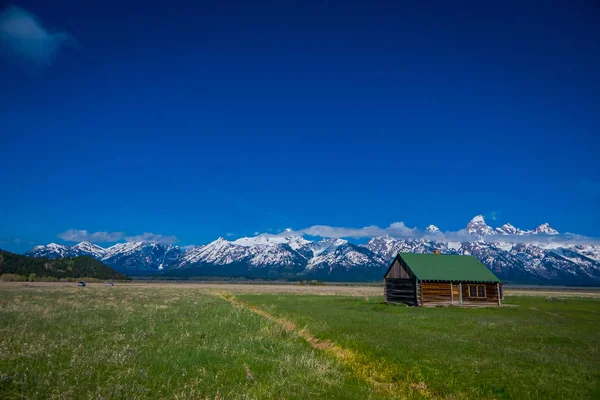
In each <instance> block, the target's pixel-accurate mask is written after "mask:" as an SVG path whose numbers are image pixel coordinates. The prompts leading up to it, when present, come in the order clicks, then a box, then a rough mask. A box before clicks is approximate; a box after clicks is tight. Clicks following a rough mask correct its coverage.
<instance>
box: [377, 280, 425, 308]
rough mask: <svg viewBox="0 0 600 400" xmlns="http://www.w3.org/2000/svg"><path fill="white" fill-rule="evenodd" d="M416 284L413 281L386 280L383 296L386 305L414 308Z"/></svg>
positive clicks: (415, 303)
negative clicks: (405, 305)
mask: <svg viewBox="0 0 600 400" xmlns="http://www.w3.org/2000/svg"><path fill="white" fill-rule="evenodd" d="M416 294H417V293H416V283H415V281H414V280H413V279H392V278H386V280H385V285H384V296H385V301H386V303H404V304H407V305H409V306H416V305H418V304H417V296H416Z"/></svg>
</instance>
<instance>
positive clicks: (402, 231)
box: [280, 222, 417, 239]
mask: <svg viewBox="0 0 600 400" xmlns="http://www.w3.org/2000/svg"><path fill="white" fill-rule="evenodd" d="M291 232H295V233H298V234H303V235H310V236H320V237H335V238H355V239H360V238H370V237H375V236H384V235H389V236H394V237H413V236H415V235H416V234H417V230H416V229H411V228H409V227H407V226H406V225H404V222H394V223H393V224H391V225H390V226H389V227H387V228H380V227H378V226H376V225H369V226H364V227H362V228H349V227H336V226H328V225H314V226H311V227H309V228H305V229H301V230H299V231H292V230H290V229H286V230H285V231H284V232H283V233H281V234H280V235H289V234H290V233H291Z"/></svg>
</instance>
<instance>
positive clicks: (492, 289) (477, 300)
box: [417, 282, 499, 306]
mask: <svg viewBox="0 0 600 400" xmlns="http://www.w3.org/2000/svg"><path fill="white" fill-rule="evenodd" d="M469 285H474V286H482V285H483V286H485V291H486V293H485V294H486V297H469ZM461 287H462V305H491V304H495V305H497V304H498V294H499V293H498V289H497V286H496V284H495V283H480V284H470V283H464V282H463V283H462V284H461V283H460V282H452V283H447V282H419V287H418V288H417V295H418V296H417V297H418V299H419V305H424V306H427V305H429V306H431V305H455V306H460V305H461V302H460V300H461V295H460V292H459V290H460V288H461Z"/></svg>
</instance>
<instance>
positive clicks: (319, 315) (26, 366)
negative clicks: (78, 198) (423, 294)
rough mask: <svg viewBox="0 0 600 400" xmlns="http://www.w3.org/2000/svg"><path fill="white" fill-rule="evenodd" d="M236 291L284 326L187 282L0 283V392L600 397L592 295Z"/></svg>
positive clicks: (599, 316) (599, 346) (599, 329)
mask: <svg viewBox="0 0 600 400" xmlns="http://www.w3.org/2000/svg"><path fill="white" fill-rule="evenodd" d="M236 298H237V300H238V301H239V300H241V301H245V302H247V303H249V304H251V305H253V306H256V307H258V308H260V309H262V310H264V311H266V312H268V313H270V314H272V315H274V316H278V317H283V318H286V319H287V320H289V321H292V322H294V324H295V327H293V326H291V325H289V324H288V325H286V327H287V329H286V327H284V326H281V325H280V324H278V323H277V322H274V321H271V320H269V319H268V318H266V317H265V316H264V315H262V316H261V315H257V314H256V313H255V312H253V311H252V310H251V309H249V308H241V307H237V306H234V305H232V304H230V303H229V302H228V301H226V300H224V299H222V298H221V297H219V296H216V295H214V294H211V293H210V292H209V291H208V290H202V289H198V288H191V287H185V285H184V286H182V287H181V288H164V287H162V288H161V287H147V288H146V287H133V286H128V285H118V286H116V287H113V288H108V287H103V286H91V287H87V288H76V287H59V286H40V285H38V286H32V287H23V286H11V285H6V284H5V285H3V286H0V398H1V399H13V398H14V399H17V398H19V399H20V398H28V399H42V398H43V399H46V398H57V399H58V398H61V399H63V398H64V399H80V398H106V399H141V398H144V399H145V398H155V399H159V398H178V399H191V398H194V399H311V398H316V399H325V398H329V399H367V398H371V399H386V398H406V397H411V398H419V397H433V398H454V399H463V398H470V399H480V398H495V399H504V398H512V399H533V398H535V399H575V398H576V399H579V398H600V354H599V350H600V313H599V312H600V300H593V299H589V300H584V299H579V298H569V299H567V300H566V302H546V301H545V299H543V298H535V297H526V298H525V297H523V298H511V299H509V300H508V301H507V303H512V304H515V305H518V307H503V308H500V309H498V308H486V309H459V308H407V307H403V306H393V305H385V304H381V301H382V299H381V298H380V297H371V298H363V297H344V296H316V295H293V294H261V295H256V294H247V295H237V296H236ZM303 328H305V329H304V330H303V331H302V332H301V333H300V335H298V334H297V333H298V332H299V331H300V330H301V329H303ZM294 329H295V331H294ZM307 332H308V333H307ZM315 337H316V338H318V339H321V340H328V341H330V342H321V343H322V344H323V343H324V344H328V346H329V347H327V346H322V347H319V346H318V345H317V346H316V347H319V349H315V348H313V347H311V345H309V344H308V343H307V342H306V341H305V339H306V340H308V339H307V338H310V339H311V340H312V339H313V338H315ZM316 343H317V344H319V342H316ZM313 345H315V343H313ZM372 377H375V378H376V380H377V381H378V382H382V383H384V384H390V385H378V384H377V383H374V382H373V380H372V379H371V378H372ZM382 388H383V389H382ZM386 388H387V389H386ZM391 388H394V390H399V391H398V392H395V393H389V392H390V390H391ZM411 388H412V389H411Z"/></svg>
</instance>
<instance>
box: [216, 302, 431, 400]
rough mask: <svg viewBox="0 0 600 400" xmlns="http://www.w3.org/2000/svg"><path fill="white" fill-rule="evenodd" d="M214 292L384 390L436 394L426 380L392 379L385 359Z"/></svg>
mask: <svg viewBox="0 0 600 400" xmlns="http://www.w3.org/2000/svg"><path fill="white" fill-rule="evenodd" d="M213 294H215V295H217V296H218V297H220V298H222V299H224V300H226V301H228V302H230V303H231V304H232V305H233V306H235V307H241V308H244V309H246V310H249V311H252V312H253V313H255V314H258V315H260V316H261V317H263V318H265V319H268V320H269V321H272V322H275V323H276V324H278V325H279V326H281V327H282V328H284V329H285V330H286V331H288V332H290V333H292V334H295V335H297V336H298V337H300V338H302V339H303V340H304V341H306V342H307V343H308V344H310V345H311V346H312V347H313V348H314V349H317V350H320V351H323V352H325V353H327V354H329V355H331V356H333V357H335V358H336V359H338V360H339V361H340V362H341V363H342V364H343V365H345V366H346V367H348V368H349V369H350V371H352V373H353V374H354V376H355V377H357V378H359V379H362V380H364V381H366V382H368V383H369V384H370V385H371V386H372V387H373V388H374V389H375V390H376V391H377V392H379V393H380V394H385V395H391V396H394V397H397V398H401V399H406V398H432V397H433V396H431V393H430V392H429V390H428V388H427V385H426V384H425V382H419V383H418V384H414V383H413V384H411V385H408V383H402V382H397V381H396V382H394V381H393V380H392V372H391V371H392V370H391V369H390V368H388V367H387V365H386V363H385V362H384V361H377V362H374V361H371V360H368V359H367V358H366V357H365V356H363V355H362V354H360V353H358V352H357V351H355V350H350V349H347V348H344V347H341V346H339V345H338V344H336V343H335V342H332V341H330V340H321V339H318V338H316V337H314V336H313V335H312V334H311V333H310V332H309V331H308V330H307V329H306V328H303V329H300V328H298V326H297V325H296V324H294V323H293V322H292V321H290V320H288V319H285V318H281V317H276V316H274V315H272V314H270V313H268V312H266V311H265V310H263V309H261V308H258V307H256V306H253V305H250V304H248V303H246V302H244V301H241V300H238V299H237V298H236V297H235V296H233V295H232V294H230V293H226V292H221V291H216V292H213Z"/></svg>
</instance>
